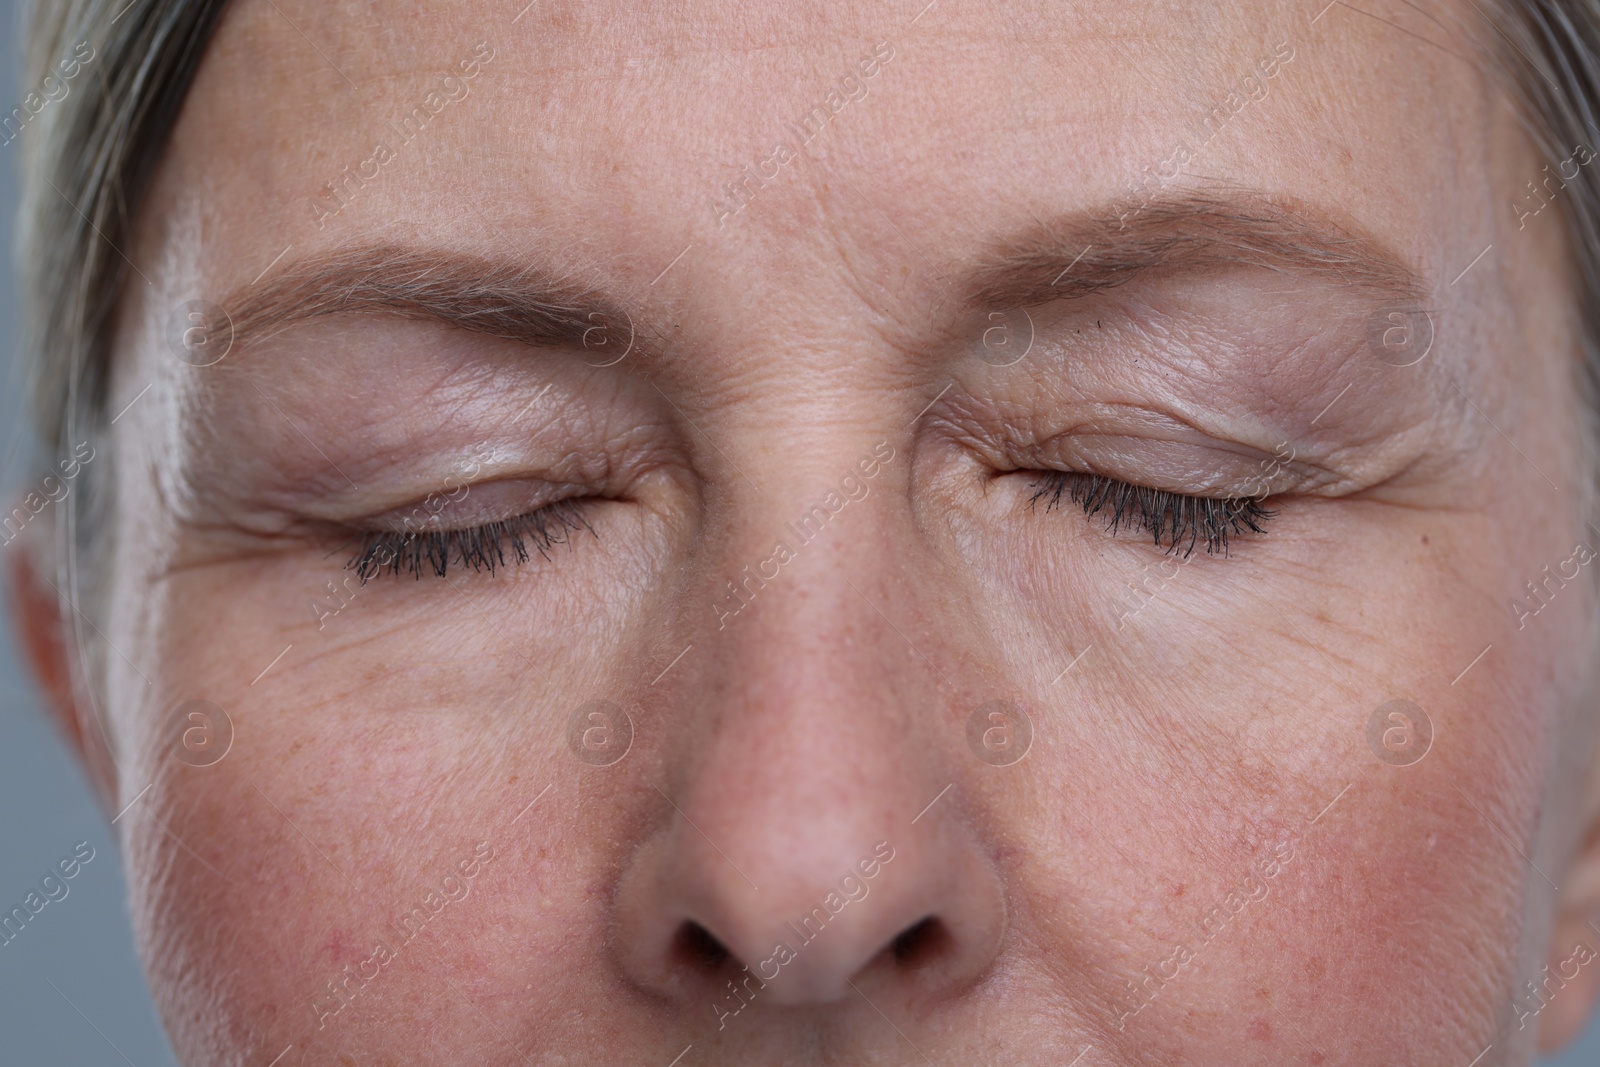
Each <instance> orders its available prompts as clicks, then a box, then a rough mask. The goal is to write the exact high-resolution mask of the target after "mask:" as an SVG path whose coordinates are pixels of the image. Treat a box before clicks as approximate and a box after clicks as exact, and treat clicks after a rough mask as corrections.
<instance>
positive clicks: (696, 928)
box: [675, 921, 733, 974]
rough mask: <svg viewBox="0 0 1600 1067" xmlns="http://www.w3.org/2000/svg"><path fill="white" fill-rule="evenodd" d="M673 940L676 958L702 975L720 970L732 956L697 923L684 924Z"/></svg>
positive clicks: (725, 947) (709, 932) (711, 934)
mask: <svg viewBox="0 0 1600 1067" xmlns="http://www.w3.org/2000/svg"><path fill="white" fill-rule="evenodd" d="M675 940H676V943H677V944H676V948H677V955H678V957H679V958H680V959H681V960H683V961H684V962H685V963H686V964H688V965H689V966H690V967H691V968H693V969H694V970H696V971H699V972H701V973H702V974H711V973H714V972H716V971H719V970H721V969H722V967H723V965H724V964H726V963H727V962H728V960H729V959H730V958H731V957H732V955H733V954H732V953H731V952H729V951H728V946H726V945H724V944H723V943H722V942H721V941H718V940H717V938H716V935H715V934H713V933H712V932H711V931H710V930H707V929H706V928H705V927H704V926H701V925H700V924H699V923H697V922H693V921H689V922H685V923H684V924H683V925H682V926H681V927H679V928H678V936H677V938H676V939H675Z"/></svg>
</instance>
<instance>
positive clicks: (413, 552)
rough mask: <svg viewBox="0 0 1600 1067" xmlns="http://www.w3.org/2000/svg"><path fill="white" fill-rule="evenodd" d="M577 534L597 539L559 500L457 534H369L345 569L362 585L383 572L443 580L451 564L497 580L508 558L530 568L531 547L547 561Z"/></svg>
mask: <svg viewBox="0 0 1600 1067" xmlns="http://www.w3.org/2000/svg"><path fill="white" fill-rule="evenodd" d="M578 530H588V531H589V533H590V534H594V527H592V526H590V525H589V521H588V520H587V519H586V518H584V515H583V508H582V505H581V504H579V503H578V502H577V501H574V500H558V501H556V502H555V503H553V504H547V505H546V506H544V507H542V508H539V509H538V510H536V511H530V512H528V513H527V514H526V515H518V516H515V517H514V518H509V519H497V520H495V521H494V522H487V523H483V524H482V525H479V526H471V527H465V528H462V529H457V530H421V531H419V530H381V531H371V532H369V533H367V534H366V535H365V537H364V539H363V542H362V546H361V549H360V551H358V552H357V553H356V554H355V555H354V556H353V557H351V559H350V561H349V562H348V563H346V564H345V569H346V570H353V571H355V573H356V577H358V578H359V579H360V580H361V583H362V584H363V585H365V584H366V582H367V581H368V579H371V578H374V577H376V576H377V575H379V574H382V573H383V572H385V571H388V572H389V573H390V574H400V573H402V572H409V573H410V574H411V575H412V577H414V578H421V577H422V575H423V573H424V572H431V573H432V574H434V575H435V576H437V577H440V578H443V577H444V576H445V573H446V572H447V571H448V570H449V568H450V566H451V564H454V565H456V566H458V567H465V568H468V569H470V570H475V571H484V570H486V571H488V572H489V573H491V574H493V573H494V570H495V568H496V567H504V566H506V564H507V560H508V557H510V559H511V560H512V561H514V562H516V563H526V562H528V560H529V559H530V558H532V557H531V554H530V552H529V548H530V546H531V548H532V550H533V551H534V552H537V553H539V555H540V556H542V557H543V558H544V559H547V560H548V559H549V558H550V552H549V550H550V548H551V546H553V545H560V544H569V545H570V544H571V543H572V534H573V533H574V532H576V531H578ZM596 536H598V535H596Z"/></svg>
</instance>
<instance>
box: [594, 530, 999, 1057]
mask: <svg viewBox="0 0 1600 1067" xmlns="http://www.w3.org/2000/svg"><path fill="white" fill-rule="evenodd" d="M901 563H902V564H903V563H905V561H904V560H902V561H901ZM895 567H896V563H895V562H894V561H893V560H887V559H884V560H880V559H862V558H861V553H860V552H859V551H856V552H852V551H850V550H840V551H837V552H836V553H835V554H834V555H832V556H830V557H828V558H827V559H819V560H817V561H815V563H814V564H813V565H812V566H810V567H809V568H807V569H805V570H804V571H802V572H800V573H795V574H792V575H788V576H784V577H786V578H788V579H789V584H782V583H781V582H780V581H778V580H774V581H771V582H769V583H767V585H765V586H764V587H763V588H762V589H761V590H760V593H759V595H758V596H756V597H755V598H754V599H753V600H751V601H750V602H749V604H748V606H747V607H746V608H745V609H744V611H743V612H741V614H740V616H739V617H738V619H737V620H735V622H734V624H730V625H729V626H728V627H727V628H726V629H724V630H723V631H721V632H719V633H717V634H715V635H714V638H713V637H708V638H707V639H706V641H705V645H704V646H703V647H706V648H707V649H708V655H707V656H705V657H703V658H701V659H700V660H698V661H697V663H696V670H692V671H685V672H684V674H683V675H682V676H681V680H680V681H679V682H678V685H679V686H680V688H679V689H678V690H677V691H676V692H675V693H674V694H673V696H672V698H671V700H672V703H673V704H674V705H675V706H677V707H689V708H693V709H694V710H693V711H692V712H687V713H683V714H682V715H679V713H676V712H674V713H672V714H673V715H675V716H678V717H679V719H680V721H679V722H678V723H677V724H676V725H675V726H674V727H673V728H674V729H679V730H681V733H680V734H679V735H677V736H676V737H675V738H674V741H675V751H673V752H672V754H671V755H669V756H668V757H667V758H666V760H665V761H664V765H663V767H662V771H661V772H660V776H659V780H657V781H655V782H653V783H652V785H653V787H654V789H653V791H652V790H647V797H648V798H649V799H651V800H652V801H654V802H655V803H654V805H653V806H654V808H655V810H656V813H657V821H656V829H655V830H653V831H652V832H650V833H649V834H648V835H646V838H645V840H644V841H643V843H642V844H641V845H640V846H639V847H638V848H637V849H636V851H635V852H634V854H633V856H632V858H631V860H630V861H629V862H628V864H627V866H626V868H625V870H624V872H623V873H622V876H621V878H620V880H619V882H618V884H617V895H616V923H615V926H614V931H615V936H616V939H617V949H618V953H619V957H620V959H621V966H623V967H624V968H625V969H626V971H627V973H628V975H629V976H630V977H631V979H632V980H633V981H635V982H636V983H638V984H640V985H643V986H645V987H646V988H648V989H650V990H652V991H654V992H656V993H658V994H660V995H663V996H667V997H669V998H672V999H679V1000H696V999H702V1000H705V1001H706V1002H708V1003H710V1004H711V1005H712V1011H713V1012H715V1013H716V1015H717V1018H718V1020H719V1022H721V1023H722V1024H723V1025H726V1020H727V1018H728V1016H729V1015H731V1014H738V1013H740V1012H742V1011H744V1010H745V1009H746V1008H748V1007H751V1006H757V1007H758V1010H760V1009H761V1008H767V1007H777V1006H782V1005H790V1006H793V1005H804V1004H825V1003H830V1002H834V1001H838V1000H840V999H842V998H845V997H851V996H855V995H856V994H857V993H860V994H861V995H864V996H867V997H868V998H869V999H873V1000H876V999H877V995H878V994H881V993H885V992H887V991H889V990H900V991H906V992H910V991H913V990H915V991H921V992H923V993H933V994H940V993H945V994H950V993H956V992H959V991H960V990H962V989H963V988H965V987H967V986H969V985H970V984H971V983H973V982H974V981H975V980H976V979H977V978H978V977H979V976H981V975H982V973H983V972H984V971H985V970H986V969H987V968H988V966H989V965H990V963H991V962H992V961H993V960H994V958H995V956H996V953H997V951H998V948H999V944H1000V941H1001V937H1002V934H1003V931H1004V926H1005V914H1006V908H1005V900H1004V893H1003V889H1002V883H1001V880H1000V878H999V876H998V872H997V870H996V869H995V866H994V863H993V860H992V856H991V853H992V849H990V848H989V847H986V844H985V840H984V837H983V834H982V833H981V832H980V830H979V829H978V827H977V821H976V820H975V819H974V818H970V817H969V813H968V812H967V810H966V809H965V807H964V803H963V799H964V792H963V789H962V782H963V780H964V777H965V776H966V775H969V774H974V773H977V771H978V770H979V769H984V770H988V769H989V768H988V767H987V766H986V765H984V764H982V763H979V762H978V761H977V760H975V759H973V758H972V757H971V755H970V753H967V752H966V749H965V748H964V747H963V742H962V734H961V731H960V723H959V722H958V721H957V713H956V712H955V711H954V708H953V704H954V699H953V697H952V695H951V694H950V693H948V692H946V693H943V694H941V693H940V692H939V691H938V686H937V685H936V683H937V682H938V681H939V676H938V674H937V673H936V669H935V668H934V667H933V665H932V662H931V661H929V660H927V659H925V658H923V657H922V654H921V651H920V650H918V649H915V648H908V644H907V641H908V638H907V637H906V636H905V635H904V634H903V633H902V632H901V631H900V630H899V629H897V628H896V625H895V624H894V623H893V622H892V621H891V620H890V619H889V618H886V615H889V614H893V615H899V616H900V617H901V618H902V619H903V620H904V626H907V627H916V626H917V621H916V620H917V618H918V616H919V615H921V614H923V609H924V608H925V607H926V605H917V604H915V603H912V602H911V601H912V600H913V599H914V597H913V596H912V594H910V593H902V594H901V595H899V596H896V595H894V594H893V593H892V592H890V591H889V590H890V588H891V587H892V586H891V585H888V584H886V583H885V582H884V581H883V579H884V576H885V575H886V574H890V573H891V572H892V571H893V570H894V568H895ZM863 575H865V576H867V577H865V578H862V576H863ZM857 578H861V581H856V579H857ZM863 583H866V584H863ZM869 590H870V592H869ZM924 628H925V627H924ZM922 640H923V643H924V644H926V645H927V646H928V647H927V649H926V650H927V651H928V652H929V654H931V655H936V654H937V653H936V652H935V651H933V649H934V646H935V644H936V640H935V638H933V637H932V636H928V637H925V638H923V639H922ZM952 739H953V741H952ZM963 756H965V757H966V758H965V759H963V758H962V757H963ZM968 764H970V766H968ZM852 987H853V988H852ZM875 991H876V992H875ZM709 1020H710V1016H709V1015H708V1021H709Z"/></svg>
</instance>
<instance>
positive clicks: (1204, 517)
mask: <svg viewBox="0 0 1600 1067" xmlns="http://www.w3.org/2000/svg"><path fill="white" fill-rule="evenodd" d="M1030 488H1032V489H1033V490H1034V493H1033V496H1032V497H1031V498H1030V499H1029V500H1028V504H1029V506H1030V507H1031V506H1034V505H1037V504H1038V503H1039V500H1040V499H1041V498H1043V497H1049V501H1048V503H1046V504H1045V510H1046V511H1050V510H1051V509H1053V508H1055V507H1056V506H1057V505H1059V504H1060V503H1061V498H1062V496H1063V495H1065V496H1066V497H1067V498H1068V499H1069V500H1071V501H1072V503H1074V504H1079V505H1082V507H1083V513H1084V514H1085V515H1087V516H1090V517H1093V516H1094V515H1097V514H1099V513H1100V512H1102V511H1104V512H1106V513H1107V515H1106V529H1108V530H1110V531H1111V532H1112V533H1116V531H1117V530H1118V529H1119V528H1120V527H1121V526H1123V525H1127V526H1129V527H1135V528H1138V527H1142V528H1143V529H1144V530H1145V531H1147V532H1148V533H1149V534H1150V535H1151V538H1152V539H1153V540H1154V542H1155V544H1156V546H1157V547H1158V548H1159V547H1162V544H1163V542H1162V538H1163V536H1165V538H1166V542H1165V547H1166V549H1167V551H1168V552H1177V551H1178V546H1179V545H1184V549H1183V555H1184V558H1185V559H1187V558H1188V556H1189V554H1190V553H1191V552H1193V551H1194V548H1195V545H1196V544H1200V543H1204V544H1205V546H1206V553H1207V554H1208V555H1213V556H1214V555H1217V554H1218V553H1221V554H1222V555H1223V556H1224V557H1225V556H1227V554H1228V538H1229V537H1230V536H1232V535H1235V534H1239V533H1243V532H1244V531H1245V530H1249V531H1251V532H1252V533H1265V532H1266V531H1265V529H1264V528H1263V527H1262V525H1261V524H1262V523H1263V522H1265V521H1266V520H1268V519H1270V518H1272V515H1273V512H1271V511H1269V510H1268V509H1266V508H1264V507H1262V506H1261V504H1260V503H1259V501H1258V500H1257V498H1255V497H1248V496H1246V497H1208V496H1187V495H1185V494H1183V493H1172V492H1168V491H1167V490H1165V489H1151V488H1148V487H1147V486H1142V485H1129V484H1128V483H1127V482H1119V481H1117V480H1116V479H1115V478H1107V477H1105V476H1104V475H1101V474H1083V473H1080V472H1076V471H1049V472H1047V473H1045V475H1044V477H1043V478H1041V479H1040V480H1038V481H1036V482H1032V483H1030ZM1185 542H1187V544H1185Z"/></svg>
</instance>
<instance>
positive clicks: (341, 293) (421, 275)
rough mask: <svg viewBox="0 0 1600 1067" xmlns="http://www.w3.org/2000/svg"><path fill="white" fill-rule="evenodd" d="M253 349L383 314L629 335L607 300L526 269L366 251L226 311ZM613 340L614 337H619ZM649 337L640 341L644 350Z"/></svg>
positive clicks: (279, 277)
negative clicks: (318, 326)
mask: <svg viewBox="0 0 1600 1067" xmlns="http://www.w3.org/2000/svg"><path fill="white" fill-rule="evenodd" d="M222 307H223V308H224V310H225V311H226V312H227V313H228V316H229V317H230V318H231V319H232V322H233V344H234V345H235V346H236V347H240V348H243V347H246V346H248V345H250V344H252V343H258V342H260V341H263V340H265V339H267V338H268V337H271V336H273V335H275V334H277V333H279V332H281V331H282V330H284V329H287V328H288V327H290V326H292V325H294V324H296V323H300V322H305V321H308V320H310V319H314V318H318V317H320V316H325V315H344V314H357V313H362V312H381V313H385V314H389V315H394V316H398V317H401V318H407V319H417V320H422V321H433V322H442V323H446V324H449V325H452V326H457V327H459V328H461V329H464V330H470V331H472V332H474V333H481V334H487V335H489V336H491V337H500V338H504V339H506V340H510V341H518V342H521V343H523V344H527V345H536V346H542V347H551V346H554V347H562V348H580V347H584V346H585V344H586V342H587V340H588V339H589V338H590V337H591V336H594V335H595V331H596V329H597V328H598V329H600V330H612V331H621V332H622V336H623V337H628V336H631V334H632V322H633V320H632V319H631V318H630V317H629V315H628V313H627V312H626V311H625V310H624V309H623V308H622V307H621V306H620V305H618V304H617V303H616V302H615V301H613V300H612V299H611V298H609V297H608V296H607V295H606V294H605V293H604V292H602V291H601V290H599V289H597V288H595V287H593V286H585V285H580V284H578V283H576V282H573V281H572V280H570V279H569V278H565V277H561V276H558V275H555V274H553V273H550V272H546V271H542V270H539V269H537V268H534V267H530V266H527V265H525V264H519V263H513V262H510V261H506V260H501V259H489V258H485V257H482V256H477V255H472V254H469V253H463V252H457V251H448V250H431V249H417V248H408V247H400V246H394V245H367V246H360V247H353V248H344V249H338V250H335V251H333V252H328V253H323V254H321V255H318V256H314V257H309V258H307V259H304V260H301V261H299V262H296V263H292V264H291V265H290V266H289V267H287V268H286V269H284V270H282V271H280V272H276V273H273V274H270V275H269V277H268V278H267V279H266V280H265V281H262V282H259V283H252V284H251V285H248V286H245V287H242V288H240V289H238V290H235V292H234V293H233V294H232V295H230V296H229V297H227V298H225V301H224V303H223V304H222ZM613 336H616V335H615V334H613ZM648 340H649V339H648V338H644V337H641V338H639V345H640V347H646V346H647V341H648Z"/></svg>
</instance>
